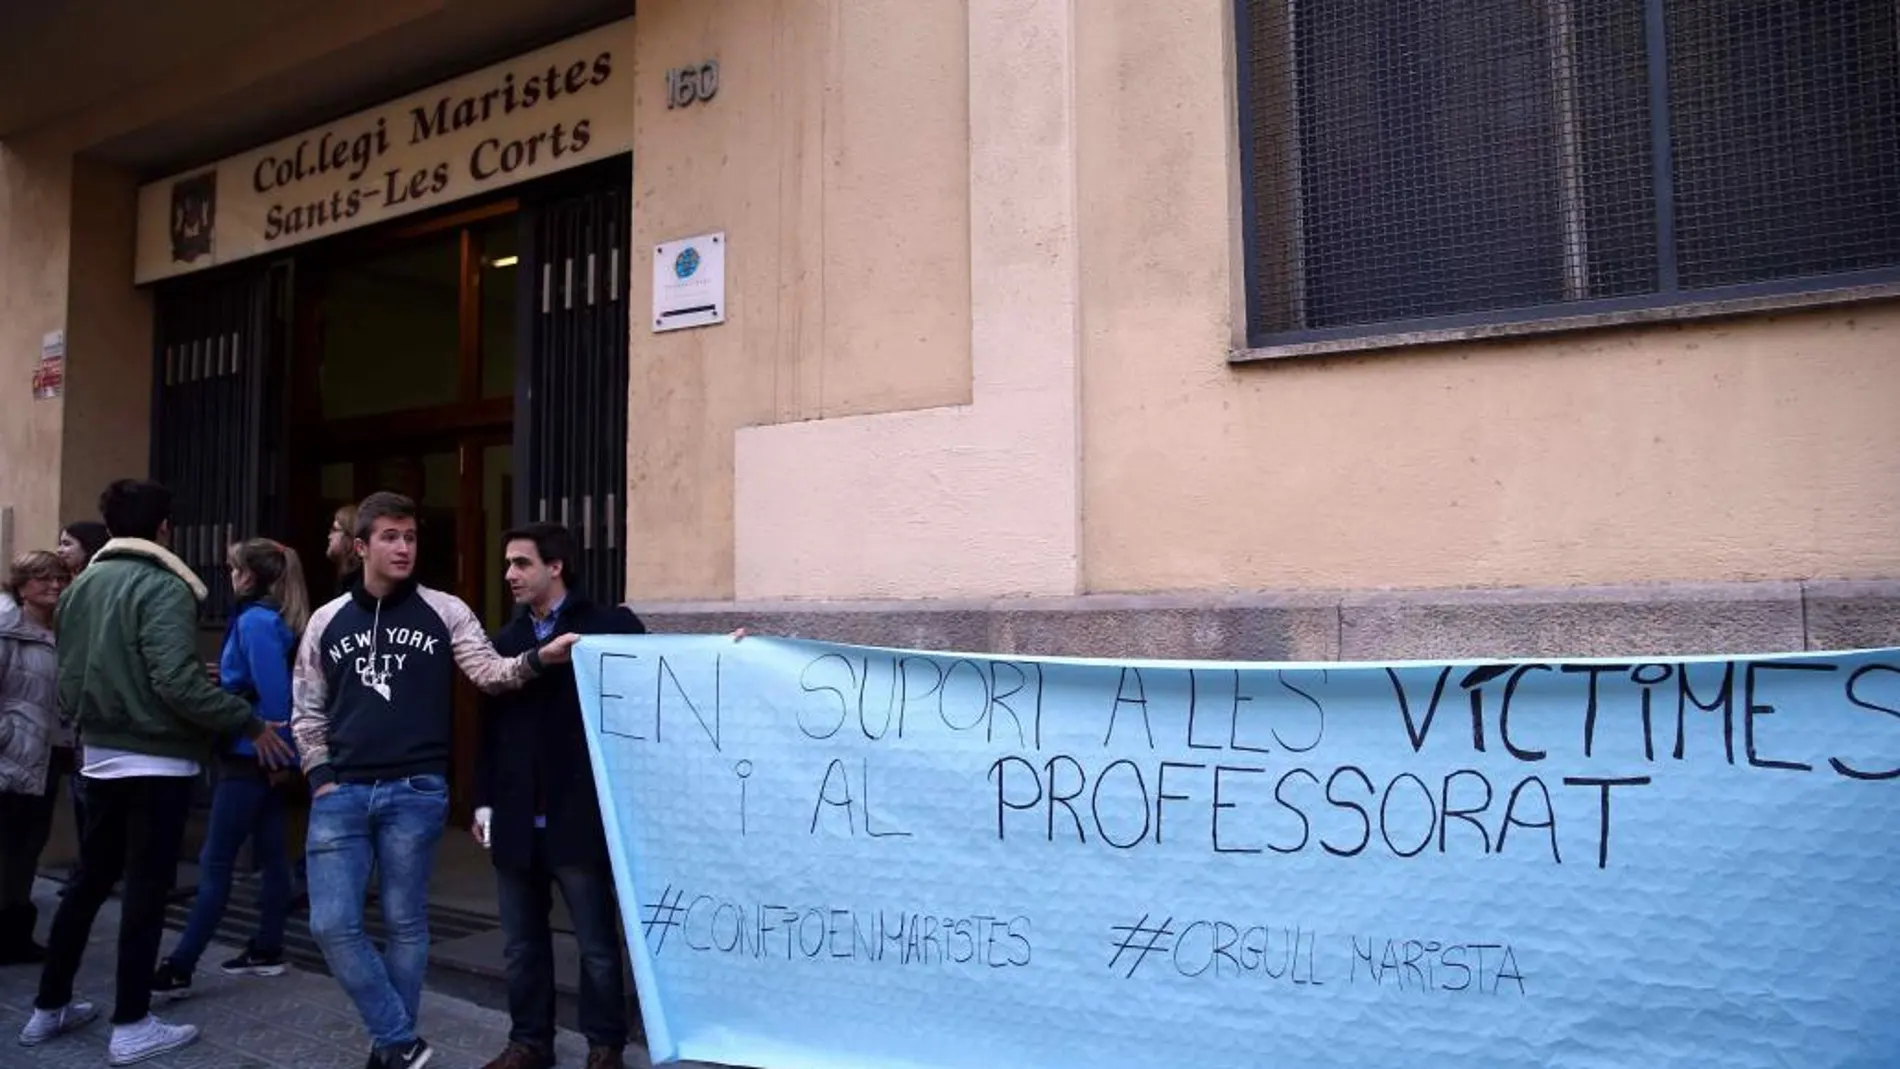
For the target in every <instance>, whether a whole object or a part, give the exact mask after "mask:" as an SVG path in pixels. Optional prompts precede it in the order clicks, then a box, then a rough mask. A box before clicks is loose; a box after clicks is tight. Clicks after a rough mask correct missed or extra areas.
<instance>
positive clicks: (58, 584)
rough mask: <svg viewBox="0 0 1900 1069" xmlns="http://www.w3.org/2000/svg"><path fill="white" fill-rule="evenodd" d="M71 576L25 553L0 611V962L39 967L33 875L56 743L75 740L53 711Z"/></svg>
mask: <svg viewBox="0 0 1900 1069" xmlns="http://www.w3.org/2000/svg"><path fill="white" fill-rule="evenodd" d="M71 578H72V573H71V571H70V570H69V569H68V568H67V567H66V563H65V562H64V561H62V560H61V559H60V558H59V555H58V554H55V553H50V552H47V551H46V550H34V551H33V552H31V553H22V554H21V555H20V556H18V557H16V558H14V560H13V566H12V568H11V569H9V570H8V572H7V580H6V592H7V594H8V595H9V596H10V600H11V604H10V605H9V606H8V607H7V608H6V609H5V610H4V611H0V965H37V964H39V963H41V962H43V961H45V960H46V948H45V947H42V946H40V945H39V944H38V943H35V942H34V941H33V928H34V925H35V924H36V923H37V921H38V920H39V913H38V911H37V910H36V909H34V907H33V875H34V873H35V872H37V871H38V869H39V864H40V852H41V851H42V850H45V849H46V839H47V835H48V833H49V832H50V831H51V830H52V827H53V806H54V800H55V799H56V798H57V797H58V792H59V779H58V777H57V775H55V774H53V772H52V771H51V767H52V763H53V749H54V747H56V746H59V745H61V743H62V741H63V743H64V745H66V746H68V747H70V746H71V745H72V732H71V730H70V729H69V728H68V727H67V726H66V725H64V724H62V723H60V719H59V713H58V678H57V677H58V675H59V654H58V652H57V650H56V649H55V647H54V640H53V622H54V614H55V611H56V610H57V609H58V607H59V595H60V591H62V590H65V589H66V583H67V581H68V580H70V579H71Z"/></svg>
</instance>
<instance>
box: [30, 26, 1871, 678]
mask: <svg viewBox="0 0 1900 1069" xmlns="http://www.w3.org/2000/svg"><path fill="white" fill-rule="evenodd" d="M15 7H16V8H18V9H19V10H17V11H9V12H8V13H7V14H4V15H0V508H4V510H5V512H4V516H5V525H4V531H0V533H4V535H5V538H6V541H7V543H8V545H9V546H10V547H11V548H27V547H30V546H36V545H44V544H50V542H51V541H52V539H53V538H54V536H55V534H56V532H57V530H58V527H59V525H60V524H61V522H63V521H67V520H71V519H76V518H84V517H87V516H89V515H91V513H92V503H93V501H94V500H95V498H96V495H97V493H98V491H99V489H100V487H101V486H102V485H103V484H104V483H105V482H106V481H107V480H108V479H110V478H112V477H116V476H120V475H125V474H144V473H147V472H150V473H153V474H155V475H157V476H158V477H160V478H163V479H165V480H166V481H168V482H169V483H171V484H173V485H175V486H177V487H178V488H179V489H180V493H181V515H180V519H179V527H180V532H179V541H180V544H181V547H182V548H183V549H184V551H185V553H186V555H187V557H188V559H190V560H191V562H192V563H193V564H194V565H195V566H197V567H199V568H200V570H201V571H205V572H206V573H207V577H208V578H213V579H216V578H217V573H218V572H219V568H218V561H219V559H220V557H221V553H222V545H223V543H224V541H225V540H226V539H228V538H229V537H232V536H241V535H245V534H250V533H254V532H256V533H264V534H270V535H274V536H276V537H280V538H283V539H285V540H287V541H291V542H293V543H295V544H298V545H300V546H302V547H304V549H305V552H306V554H307V555H309V556H311V557H312V558H313V559H320V558H318V551H317V546H318V545H319V544H320V542H321V539H322V537H323V533H324V530H325V529H326V528H327V524H328V510H329V509H330V508H331V507H332V506H333V505H334V504H337V503H340V502H343V501H347V500H350V499H352V498H354V497H356V496H357V495H359V494H360V493H362V492H364V491H366V490H368V489H373V488H379V487H394V488H398V489H404V490H407V491H409V492H410V493H412V494H414V495H415V496H417V497H418V498H419V499H420V500H421V501H422V502H423V504H424V507H425V509H426V510H427V512H428V516H429V527H428V534H426V535H425V539H426V541H425V549H424V558H425V562H428V563H425V568H426V569H427V572H426V577H428V578H429V579H430V580H431V581H432V582H435V583H438V584H440V585H444V586H448V587H450V588H453V589H456V590H458V591H460V592H462V593H463V594H464V595H465V596H467V597H468V598H469V600H470V601H471V602H473V603H475V604H477V605H478V606H481V607H482V608H483V610H484V612H485V613H486V614H487V615H489V616H490V617H491V619H493V618H495V617H497V616H498V614H499V613H501V612H502V611H503V610H504V609H505V606H504V605H503V604H502V601H501V591H500V588H499V583H498V581H497V579H498V576H497V573H498V572H499V564H498V560H499V547H498V546H497V545H496V544H495V541H496V538H497V536H498V533H499V531H500V530H501V529H502V528H504V527H505V526H506V525H507V524H508V523H510V522H513V521H515V520H519V519H524V518H530V517H542V516H546V517H551V518H556V519H565V520H566V521H567V522H568V523H570V524H571V525H573V526H574V527H575V528H576V529H577V530H579V531H580V532H581V533H582V538H583V543H584V545H585V547H586V560H585V562H584V563H585V570H586V571H587V573H588V575H589V579H590V581H591V582H592V583H593V584H594V586H595V588H596V591H597V593H599V594H603V595H610V596H618V597H621V598H624V599H626V600H628V601H630V602H631V603H632V604H634V605H635V606H636V607H637V608H638V609H640V611H641V612H642V613H643V614H644V615H646V616H648V617H649V619H650V622H652V623H655V624H657V625H658V626H661V627H665V628H670V629H690V630H709V631H710V630H715V629H721V628H726V627H730V626H733V625H736V624H744V625H746V626H748V627H751V628H753V629H754V630H757V631H772V632H779V633H793V634H800V635H808V636H815V637H829V638H842V639H848V640H854V641H864V642H872V643H877V644H884V645H905V646H936V647H952V648H960V649H976V650H982V649H995V650H1010V651H1021V652H1035V653H1076V654H1113V655H1130V656H1133V655H1140V656H1208V657H1229V656H1235V657H1249V658H1275V659H1279V658H1286V659H1302V660H1305V659H1311V660H1330V659H1342V658H1343V659H1364V658H1389V657H1402V656H1439V655H1470V656H1502V655H1513V654H1540V655H1555V654H1608V655H1615V654H1624V653H1629V654H1634V653H1643V652H1727V651H1741V650H1748V651H1766V650H1785V649H1801V648H1824V647H1843V646H1860V645H1875V644H1889V643H1900V419H1897V418H1896V417H1895V411H1896V402H1900V7H1897V6H1896V5H1895V4H1893V3H1891V2H1888V0H1882V2H1863V0H1813V2H1811V3H1806V4H1799V5H1787V4H1773V3H1754V2H1749V3H1743V4H1728V5H1702V4H1692V3H1683V2H1678V0H1616V2H1613V3H1609V4H1598V5H1579V4H1575V3H1572V2H1570V0H1525V2H1517V3H1484V4H1446V3H1438V2H1435V0H1422V2H1418V3H1413V4H1402V5H1395V4H1383V3H1359V2H1345V3H1334V4H1325V5H1308V4H1293V3H1289V2H1287V0H1181V2H1177V3H1166V4H1158V3H1153V2H1152V0H643V2H641V3H639V4H638V6H637V8H636V7H635V6H634V5H633V4H632V3H629V2H627V0H616V2H604V0H576V2H570V3H559V4H557V3H545V2H543V3H525V4H523V3H508V2H505V0H375V2H373V3H372V2H367V0H364V2H358V0H334V2H329V3H316V2H311V0H252V2H250V3H245V4H238V3H234V2H231V0H169V2H166V3H155V4H139V3H134V2H132V0H98V2H96V3H90V4H86V5H15ZM214 610H215V606H214ZM214 615H215V613H214Z"/></svg>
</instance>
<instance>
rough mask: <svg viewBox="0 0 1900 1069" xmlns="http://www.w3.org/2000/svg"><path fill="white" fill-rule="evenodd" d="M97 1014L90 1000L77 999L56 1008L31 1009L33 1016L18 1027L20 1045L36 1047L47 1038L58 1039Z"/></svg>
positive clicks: (89, 1022) (96, 1016)
mask: <svg viewBox="0 0 1900 1069" xmlns="http://www.w3.org/2000/svg"><path fill="white" fill-rule="evenodd" d="M98 1016H99V1011H98V1010H97V1009H96V1008H94V1007H93V1004H92V1003H90V1002H80V1001H78V1000H77V999H75V1000H73V1001H72V1002H68V1003H67V1004H66V1005H65V1006H64V1007H62V1008H60V1009H57V1010H42V1009H39V1008H37V1007H35V1008H34V1010H33V1017H32V1019H31V1020H29V1021H27V1022H26V1027H25V1028H22V1029H20V1046H22V1047H37V1046H39V1045H40V1044H42V1043H44V1042H46V1041H47V1040H49V1039H58V1038H59V1037H60V1036H63V1035H65V1034H66V1033H68V1032H74V1031H78V1030H79V1029H81V1028H84V1027H86V1026H87V1025H89V1024H91V1023H92V1022H93V1021H94V1020H95V1019H97V1018H98Z"/></svg>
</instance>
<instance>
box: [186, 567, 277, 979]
mask: <svg viewBox="0 0 1900 1069" xmlns="http://www.w3.org/2000/svg"><path fill="white" fill-rule="evenodd" d="M226 560H227V563H228V564H229V566H230V570H231V589H232V591H233V592H234V593H236V594H237V596H238V601H239V608H238V611H237V612H236V613H235V614H233V616H232V618H231V626H230V629H229V630H228V631H227V632H226V634H225V638H224V652H223V654H222V656H221V657H220V658H219V660H218V685H219V686H221V687H223V688H224V689H225V690H227V691H230V692H231V693H233V694H238V695H242V696H244V697H246V698H249V699H250V701H251V704H252V706H253V707H255V708H256V710H257V715H258V716H259V717H260V718H261V719H263V720H264V721H265V722H266V723H268V724H270V725H271V727H272V729H273V730H275V731H276V732H277V733H278V734H279V735H281V736H282V737H283V738H284V739H285V741H290V662H291V658H292V657H293V656H295V654H296V650H297V638H298V636H299V635H301V634H302V633H303V629H304V625H306V624H308V623H309V622H310V594H309V590H308V589H307V588H306V587H305V586H304V575H303V565H302V564H301V563H300V562H299V561H298V559H297V551H296V550H294V549H291V548H290V547H288V546H285V545H281V544H279V543H277V542H273V541H271V540H270V539H267V538H254V539H251V540H250V541H248V542H240V543H238V544H237V545H235V546H232V547H231V550H230V553H229V555H228V556H227V558H226ZM246 840H251V841H252V842H253V843H254V844H255V845H254V846H253V848H252V852H253V854H254V855H255V856H256V857H257V859H258V860H259V862H260V864H261V865H262V866H263V882H262V886H261V888H260V889H259V892H258V921H257V931H256V933H255V934H254V935H252V936H251V942H250V946H248V947H247V948H245V951H244V953H242V954H240V955H238V956H237V957H235V958H232V959H231V960H230V961H227V962H225V963H224V964H223V966H222V969H223V971H224V973H225V974H226V975H228V976H281V975H283V973H284V971H285V968H284V918H285V915H286V914H288V913H289V912H290V892H291V888H290V855H289V853H288V852H287V850H286V847H285V843H284V800H283V796H282V795H281V794H280V793H278V791H277V790H276V786H275V784H274V783H273V782H272V777H271V770H270V768H269V767H268V766H267V765H266V764H265V763H264V762H263V761H262V759H261V758H260V757H259V756H258V753H257V749H256V747H255V746H253V745H252V744H251V741H250V740H249V739H244V738H240V739H238V740H237V741H236V742H234V743H232V744H231V747H230V749H229V750H227V751H226V752H225V754H224V755H223V759H222V761H221V762H220V765H219V777H218V785H217V787H216V788H215V789H214V790H213V791H212V794H211V821H210V827H209V829H208V830H207V831H206V833H205V844H204V849H203V851H202V852H201V853H200V854H199V857H198V898H197V901H195V902H193V903H192V907H191V918H190V920H188V921H187V922H186V924H185V933H184V935H182V936H180V937H179V940H178V945H177V946H175V947H173V948H172V952H171V954H170V955H168V956H167V957H166V958H165V960H164V961H162V962H160V963H159V966H158V971H157V972H156V973H155V974H154V976H153V978H152V994H153V996H154V997H158V998H166V999H176V998H182V997H184V996H186V995H188V994H190V993H191V974H192V972H193V971H195V970H196V969H197V967H198V959H199V957H200V956H202V955H203V954H204V951H205V947H206V946H207V945H208V944H209V943H210V942H211V939H212V937H213V936H214V935H215V934H216V933H217V928H218V921H219V920H221V919H222V918H223V917H224V907H225V904H226V903H227V902H228V901H229V900H230V897H231V880H232V876H233V874H234V872H235V869H236V866H237V857H238V851H239V850H240V849H242V848H243V846H244V843H245V841H246Z"/></svg>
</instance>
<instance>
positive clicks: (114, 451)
mask: <svg viewBox="0 0 1900 1069" xmlns="http://www.w3.org/2000/svg"><path fill="white" fill-rule="evenodd" d="M137 202H138V184H137V178H136V176H135V175H133V174H132V173H131V172H130V171H127V170H124V169H122V168H117V167H110V166H107V165H104V164H100V163H96V162H93V161H90V160H86V159H80V160H78V161H76V162H75V163H74V166H73V194H72V204H73V214H72V242H71V270H70V279H71V282H70V290H69V294H68V300H67V310H68V311H67V320H68V322H69V323H70V324H71V326H69V327H68V328H67V332H66V333H67V343H68V345H69V346H70V347H71V349H72V351H73V352H74V353H75V354H77V355H78V359H75V361H74V362H73V367H72V371H71V374H69V375H68V376H67V378H66V398H65V401H66V413H65V421H66V434H65V435H64V443H63V448H62V450H61V457H60V495H59V496H60V517H61V522H69V521H71V520H75V519H80V518H85V517H91V516H93V515H95V514H96V512H97V509H98V498H99V491H100V489H101V488H102V487H104V486H105V485H106V484H107V483H109V482H111V481H112V480H113V479H118V478H125V477H128V476H130V477H138V476H143V475H144V474H145V473H146V471H147V470H148V469H149V460H150V452H151V434H150V426H151V418H152V371H151V369H152V355H151V354H152V301H151V294H150V293H148V292H147V291H145V290H141V289H135V288H133V287H132V286H131V285H129V284H128V280H129V279H130V278H131V275H132V257H133V236H134V233H135V230H136V227H137V222H138V211H137V208H138V203H137Z"/></svg>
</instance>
